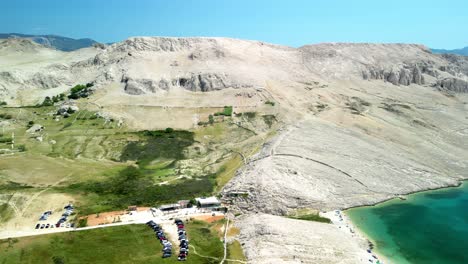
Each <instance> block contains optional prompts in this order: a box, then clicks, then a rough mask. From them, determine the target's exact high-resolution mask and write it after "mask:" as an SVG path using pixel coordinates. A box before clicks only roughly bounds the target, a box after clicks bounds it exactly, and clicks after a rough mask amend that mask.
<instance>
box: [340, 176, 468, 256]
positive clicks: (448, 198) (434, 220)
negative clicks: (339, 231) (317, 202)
mask: <svg viewBox="0 0 468 264" xmlns="http://www.w3.org/2000/svg"><path fill="white" fill-rule="evenodd" d="M346 214H347V215H348V216H349V217H350V218H351V221H352V222H353V223H354V224H355V225H356V226H357V227H358V228H359V229H360V230H361V231H363V232H364V233H365V234H366V235H367V236H368V237H369V238H370V240H371V241H373V242H374V244H375V246H376V250H377V252H378V253H380V254H382V255H383V256H385V257H386V258H387V259H389V260H390V261H391V262H392V263H399V264H403V263H418V264H419V263H424V264H426V263H437V264H448V263H450V264H455V263H457V264H458V263H463V264H468V182H465V183H464V184H463V185H461V186H460V187H456V188H447V189H441V190H436V191H427V192H421V193H417V194H412V195H409V196H408V199H407V200H405V201H402V200H399V199H394V200H391V201H388V202H385V203H381V204H379V205H376V206H368V207H359V208H354V209H350V210H348V211H347V212H346Z"/></svg>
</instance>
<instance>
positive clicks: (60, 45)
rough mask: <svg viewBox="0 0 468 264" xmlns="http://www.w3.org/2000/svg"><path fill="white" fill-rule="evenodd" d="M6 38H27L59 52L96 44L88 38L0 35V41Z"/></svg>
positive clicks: (17, 34)
mask: <svg viewBox="0 0 468 264" xmlns="http://www.w3.org/2000/svg"><path fill="white" fill-rule="evenodd" d="M6 38H28V39H31V40H33V41H34V42H36V43H39V44H42V45H44V46H48V47H51V48H55V49H58V50H61V51H73V50H77V49H81V48H87V47H91V46H92V45H93V44H95V43H98V42H96V41H95V40H92V39H89V38H83V39H73V38H67V37H62V36H56V35H29V34H19V33H0V39H6Z"/></svg>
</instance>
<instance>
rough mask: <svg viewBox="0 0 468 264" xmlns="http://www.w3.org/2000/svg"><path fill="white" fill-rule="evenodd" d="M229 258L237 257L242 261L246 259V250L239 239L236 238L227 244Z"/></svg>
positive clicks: (236, 258)
mask: <svg viewBox="0 0 468 264" xmlns="http://www.w3.org/2000/svg"><path fill="white" fill-rule="evenodd" d="M227 258H228V259H235V260H240V261H246V260H247V259H246V257H245V255H244V251H243V250H242V246H241V244H240V243H239V241H237V240H234V241H233V242H231V243H229V244H228V245H227ZM228 263H239V262H234V261H232V262H229V261H228Z"/></svg>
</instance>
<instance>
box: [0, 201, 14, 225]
mask: <svg viewBox="0 0 468 264" xmlns="http://www.w3.org/2000/svg"><path fill="white" fill-rule="evenodd" d="M14 214H15V211H13V209H12V208H11V207H10V206H9V205H8V204H7V203H4V204H0V224H1V223H5V222H7V221H8V220H10V219H11V218H13V215H14Z"/></svg>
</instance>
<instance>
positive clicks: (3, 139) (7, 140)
mask: <svg viewBox="0 0 468 264" xmlns="http://www.w3.org/2000/svg"><path fill="white" fill-rule="evenodd" d="M11 142H13V138H12V137H1V138H0V143H6V144H11Z"/></svg>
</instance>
